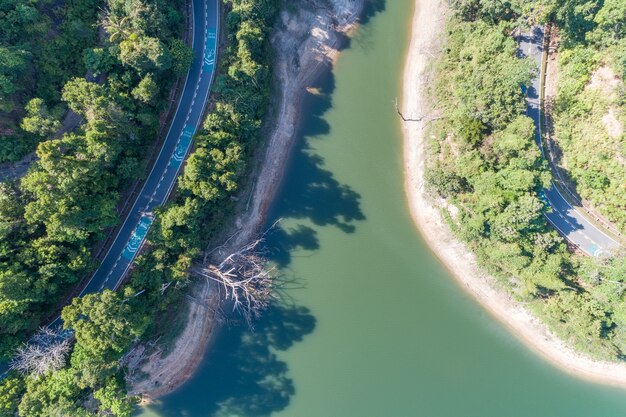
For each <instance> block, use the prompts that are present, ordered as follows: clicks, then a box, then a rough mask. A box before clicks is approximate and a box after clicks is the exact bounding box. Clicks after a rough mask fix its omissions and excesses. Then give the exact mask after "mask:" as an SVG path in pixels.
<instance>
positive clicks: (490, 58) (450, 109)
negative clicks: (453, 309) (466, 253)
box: [426, 0, 626, 360]
mask: <svg viewBox="0 0 626 417" xmlns="http://www.w3.org/2000/svg"><path fill="white" fill-rule="evenodd" d="M602 4H604V7H614V5H612V4H611V2H598V4H596V3H595V2H587V4H585V5H581V4H580V2H576V1H569V0H554V1H547V0H546V1H541V0H537V1H535V2H527V1H518V2H515V1H513V2H506V3H503V2H493V1H489V0H458V1H453V2H452V8H453V11H454V14H453V16H452V17H451V18H450V20H449V22H448V29H447V41H446V44H445V46H444V50H443V53H442V54H441V57H440V58H439V59H438V61H437V62H436V74H437V75H436V77H437V78H436V80H435V85H434V87H433V91H432V94H433V95H434V96H435V97H436V100H437V102H438V107H439V108H440V109H441V111H442V115H443V117H442V118H441V119H439V120H436V121H435V122H434V123H433V125H432V127H431V139H430V142H429V144H428V151H429V153H430V157H429V162H428V166H427V172H426V176H427V183H428V185H429V191H430V193H431V195H433V197H434V198H436V199H437V200H438V201H439V203H440V204H441V206H442V213H443V214H444V217H445V218H446V219H447V221H448V223H449V224H450V225H451V227H452V229H453V231H454V232H455V233H456V235H457V236H458V237H459V238H460V239H461V240H462V241H463V242H465V243H466V244H467V245H468V246H469V247H470V248H471V250H472V251H473V252H474V253H476V255H477V257H478V259H479V262H480V263H481V265H482V266H483V267H484V268H485V269H486V270H487V271H489V272H490V273H491V274H493V275H494V276H496V277H498V278H499V280H500V282H501V284H502V285H503V286H504V287H506V288H507V289H508V290H510V292H511V294H512V295H513V296H514V297H516V298H517V299H519V300H521V301H524V302H526V303H527V304H528V305H529V306H530V307H531V308H532V309H533V310H534V311H535V312H536V313H537V314H538V315H539V316H540V317H542V318H543V320H545V321H546V322H547V323H549V324H550V326H551V328H552V329H553V330H554V331H555V332H557V333H558V334H559V335H561V336H562V337H563V339H564V340H565V341H567V342H568V343H569V344H570V345H572V346H574V347H575V348H577V349H579V350H582V351H585V352H588V353H590V354H591V355H592V356H594V357H598V358H605V359H613V360H616V359H619V360H621V359H622V358H623V356H624V352H626V339H625V338H626V304H625V303H624V299H623V295H624V289H626V282H625V281H626V270H625V269H624V268H626V260H625V258H624V256H623V254H614V255H613V256H612V257H611V258H605V259H599V260H598V259H592V258H586V257H582V256H577V255H573V254H572V253H570V252H569V251H568V248H567V245H566V242H565V241H564V240H563V239H562V238H561V237H560V236H559V235H558V234H557V233H556V232H555V231H554V229H553V228H552V227H551V226H550V225H549V224H548V223H547V221H546V218H545V217H544V213H545V211H546V210H548V208H547V207H546V205H545V204H544V203H543V201H542V194H541V190H542V189H543V188H545V187H546V186H548V185H549V184H550V181H551V174H550V171H549V167H548V164H547V162H546V161H545V160H544V159H543V158H542V157H541V154H540V151H539V149H538V148H537V146H536V145H535V143H534V140H533V129H534V127H533V121H532V119H530V118H529V117H527V116H525V115H524V110H525V106H526V104H525V98H524V93H523V92H524V91H525V88H526V87H527V86H528V85H529V82H530V81H531V79H532V78H533V77H534V76H535V74H536V72H537V71H538V68H535V67H534V64H532V63H531V62H530V61H526V60H521V59H519V58H517V55H516V48H517V46H516V42H515V39H514V37H513V34H514V31H515V30H516V29H518V28H524V27H528V25H531V24H536V23H541V22H545V21H547V20H549V19H553V20H554V21H555V22H556V24H557V25H558V26H559V28H560V30H561V33H562V34H564V36H565V37H567V36H569V37H571V38H572V39H574V38H576V39H578V38H580V37H581V36H583V35H584V34H585V33H587V32H589V31H593V32H594V33H596V35H598V34H599V33H600V32H602V31H609V30H613V26H611V29H606V28H604V26H602V25H598V24H597V23H596V22H595V21H594V20H593V15H592V18H591V19H590V15H589V11H590V10H594V13H595V12H597V13H600V12H601V11H602V10H603V8H602ZM594 7H595V9H594ZM620 10H621V12H622V14H621V16H622V17H623V16H624V14H623V12H624V10H626V9H625V8H624V7H623V5H622V6H621V9H620ZM622 28H623V26H622ZM598 36H599V35H598ZM606 36H607V37H615V36H616V35H615V34H612V33H608V32H607V34H606ZM619 36H623V34H621V35H619ZM583 85H584V83H583ZM567 88H568V87H567V86H565V87H563V90H567ZM572 100H573V103H578V102H577V101H576V100H575V96H574V97H572ZM577 105H579V104H577ZM580 105H582V104H580ZM621 109H623V105H622V107H621ZM594 152H595V148H594V150H591V149H589V148H587V155H591V154H592V153H594ZM622 174H623V172H622ZM622 185H623V183H622ZM618 198H621V199H622V201H623V199H624V194H621V195H619V196H618Z"/></svg>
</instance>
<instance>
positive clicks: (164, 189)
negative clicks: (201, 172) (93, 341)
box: [0, 0, 219, 378]
mask: <svg viewBox="0 0 626 417" xmlns="http://www.w3.org/2000/svg"><path fill="white" fill-rule="evenodd" d="M192 2H193V3H192V5H193V30H192V32H193V44H192V47H193V63H192V65H191V68H190V69H189V72H188V73H187V77H186V79H185V86H184V89H183V93H182V95H181V98H180V101H179V103H178V107H177V109H176V114H175V115H174V118H173V120H172V124H171V126H170V129H169V131H168V133H167V136H166V138H165V141H164V142H163V146H162V148H161V151H160V153H159V155H158V157H157V160H156V162H155V163H154V166H153V167H152V170H151V171H150V174H149V175H148V178H147V179H146V181H145V183H144V185H143V188H142V189H141V192H140V193H139V195H138V197H137V199H136V201H135V203H134V204H133V207H132V209H131V210H130V212H129V213H128V216H127V217H126V219H125V220H124V223H123V224H122V227H121V228H120V230H119V232H118V234H117V236H116V237H115V240H114V241H113V243H112V244H111V247H110V249H109V251H108V252H107V254H106V256H105V258H104V260H103V261H102V263H101V264H100V267H99V268H98V269H97V270H96V272H95V273H94V274H93V275H92V277H91V279H90V280H89V282H88V283H87V285H86V286H85V288H84V289H83V290H82V291H81V293H80V296H83V295H85V294H89V293H94V292H99V291H102V290H104V289H110V290H116V289H117V288H118V287H119V286H120V284H121V283H122V281H123V279H124V277H125V275H126V273H127V272H128V270H129V268H130V266H131V265H132V263H133V260H134V259H135V256H136V255H137V252H138V251H139V249H140V248H141V246H142V245H143V243H144V241H145V237H146V235H147V233H148V230H149V229H150V226H151V225H152V222H153V221H154V216H153V214H152V211H153V210H154V209H155V208H156V207H158V206H160V205H162V204H163V203H165V201H166V200H167V197H168V196H169V194H170V192H171V190H172V188H173V187H174V184H175V181H176V178H177V176H178V172H179V171H180V168H181V165H182V163H183V161H184V159H185V157H186V156H187V153H188V152H189V150H190V148H191V143H192V138H193V135H194V134H195V132H196V130H197V129H198V127H199V126H200V124H201V123H202V114H203V112H204V108H205V105H206V102H207V99H208V96H209V90H210V89H211V85H212V83H213V78H214V74H215V68H216V58H217V52H216V51H217V38H218V33H219V0H192ZM60 325H61V318H60V317H59V318H57V319H56V320H55V321H54V322H53V323H52V324H51V327H56V326H60ZM7 370H8V366H7V363H0V378H2V377H3V376H4V375H5V374H6V372H7Z"/></svg>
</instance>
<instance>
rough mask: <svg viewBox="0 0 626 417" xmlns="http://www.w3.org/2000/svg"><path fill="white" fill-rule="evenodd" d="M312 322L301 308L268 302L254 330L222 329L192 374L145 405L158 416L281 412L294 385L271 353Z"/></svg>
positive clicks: (242, 416) (262, 416) (243, 416)
mask: <svg viewBox="0 0 626 417" xmlns="http://www.w3.org/2000/svg"><path fill="white" fill-rule="evenodd" d="M315 324H316V320H315V317H313V316H312V315H311V313H310V312H309V310H308V309H307V308H304V307H298V306H294V305H290V306H285V305H274V306H272V307H270V308H269V309H268V310H267V311H266V312H265V313H264V315H263V316H262V317H261V319H260V320H259V321H258V322H257V323H256V324H255V329H254V331H250V330H248V328H247V327H245V326H243V325H241V326H235V327H232V328H229V327H226V328H224V329H223V330H222V333H221V334H220V335H219V337H218V338H217V341H216V344H215V345H214V346H213V347H212V348H211V349H210V350H209V352H207V353H208V354H207V358H208V359H207V361H206V362H205V364H204V365H203V366H202V369H201V370H200V371H199V372H198V375H196V376H194V377H193V378H192V379H191V380H190V381H189V383H188V384H186V385H185V386H184V387H183V388H182V389H181V390H179V391H177V392H175V393H174V394H172V395H170V396H169V397H167V398H166V399H165V401H164V402H163V403H161V404H158V405H153V406H150V408H151V409H152V410H154V411H155V412H156V414H157V415H159V416H161V417H181V416H183V417H184V416H188V417H230V416H239V417H267V416H270V415H271V414H272V413H274V412H277V411H280V410H283V409H284V408H286V407H287V406H288V405H289V401H290V399H291V397H292V396H293V395H294V393H295V387H294V383H293V381H292V379H291V378H290V377H289V375H288V368H287V364H286V363H285V362H283V361H282V360H280V358H279V357H278V355H277V353H276V352H280V351H285V350H287V349H289V348H290V347H291V346H293V344H294V343H296V342H300V341H302V339H303V338H304V336H306V335H308V334H310V333H312V332H313V330H314V329H315ZM200 381H202V383H199V382H200Z"/></svg>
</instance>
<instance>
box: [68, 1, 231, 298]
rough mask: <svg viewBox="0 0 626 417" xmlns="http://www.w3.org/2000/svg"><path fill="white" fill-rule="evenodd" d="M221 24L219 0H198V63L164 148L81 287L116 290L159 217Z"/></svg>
mask: <svg viewBox="0 0 626 417" xmlns="http://www.w3.org/2000/svg"><path fill="white" fill-rule="evenodd" d="M218 25H219V3H218V0H206V1H205V0H193V45H192V47H193V63H192V65H191V68H190V69H189V72H188V73H187V78H186V80H185V87H184V89H183V94H182V96H181V98H180V101H179V103H178V108H177V109H176V114H175V115H174V119H173V120H172V124H171V126H170V129H169V131H168V133H167V136H166V138H165V141H164V143H163V147H162V148H161V152H160V153H159V156H158V157H157V160H156V162H155V163H154V166H153V167H152V171H151V172H150V174H149V175H148V178H147V179H146V181H145V183H144V185H143V188H142V189H141V192H140V193H139V196H138V197H137V200H136V201H135V203H134V205H133V207H132V209H131V210H130V212H129V214H128V216H127V217H126V219H125V220H124V223H123V225H122V227H121V228H120V230H119V232H118V234H117V236H116V237H115V240H114V241H113V243H112V244H111V247H110V249H109V251H108V252H107V254H106V256H105V258H104V260H103V261H102V264H101V265H100V267H99V268H98V270H97V271H96V272H95V273H94V274H93V276H92V277H91V280H90V281H89V283H88V284H87V285H86V287H85V288H84V289H83V291H82V292H81V293H80V296H83V295H85V294H89V293H93V292H98V291H102V290H103V289H111V290H115V289H117V287H118V286H119V285H120V284H121V282H122V280H123V279H124V277H125V275H126V273H127V272H128V269H129V268H130V266H131V265H132V262H133V260H134V259H135V256H136V255H137V252H138V251H139V249H140V248H141V246H142V245H143V242H144V240H145V237H146V235H147V233H148V230H149V229H150V226H151V225H152V222H153V221H154V216H153V214H152V211H153V210H154V209H155V208H156V207H158V206H160V205H162V204H163V203H165V201H166V200H167V197H168V196H169V194H170V191H171V190H172V188H173V187H174V183H175V181H176V178H177V176H178V172H179V170H180V168H181V165H182V163H183V161H184V159H185V157H186V156H187V153H188V152H189V149H190V148H191V142H192V138H193V135H194V134H195V132H196V130H197V129H198V127H199V126H200V124H201V123H202V114H203V112H204V107H205V105H206V101H207V98H208V96H209V90H210V88H211V84H212V82H213V77H214V73H215V71H214V70H215V60H216V51H217V36H218V29H219V28H218Z"/></svg>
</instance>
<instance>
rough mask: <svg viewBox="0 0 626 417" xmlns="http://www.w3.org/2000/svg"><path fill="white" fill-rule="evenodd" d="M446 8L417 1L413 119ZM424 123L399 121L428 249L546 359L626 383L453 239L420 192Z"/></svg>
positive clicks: (407, 86) (410, 77) (625, 368)
mask: <svg viewBox="0 0 626 417" xmlns="http://www.w3.org/2000/svg"><path fill="white" fill-rule="evenodd" d="M446 12H447V11H446V6H445V2H444V1H443V0H416V10H415V15H414V19H413V29H412V37H411V43H410V46H409V50H408V56H407V61H406V65H405V71H404V91H403V100H402V110H403V113H404V115H405V116H406V117H418V116H420V115H425V114H428V112H429V110H431V109H430V108H429V107H428V106H429V104H430V103H429V102H428V101H427V100H424V98H425V97H426V96H425V94H423V90H424V88H425V86H427V85H428V81H429V79H430V78H431V74H430V73H429V68H428V63H429V60H430V59H432V58H431V57H432V56H433V54H434V53H436V51H437V50H439V48H438V46H439V45H440V44H441V34H442V29H443V27H444V22H445V14H446ZM426 123H427V122H426V121H423V122H405V123H404V136H405V138H404V165H405V167H404V169H405V189H406V192H407V196H408V201H409V206H410V211H411V216H412V217H413V220H414V221H415V224H416V225H417V227H418V228H419V230H420V231H421V233H422V236H423V237H424V239H425V240H426V241H427V243H428V245H429V246H430V248H431V249H432V251H433V252H434V253H435V254H436V255H437V257H438V258H439V259H440V260H441V261H442V262H443V263H444V265H445V266H446V267H447V268H448V269H449V270H450V272H451V273H452V275H453V276H454V277H455V278H456V279H457V281H458V282H459V284H460V285H461V286H462V287H464V288H465V289H466V290H467V292H468V293H470V294H471V295H472V296H473V297H474V298H475V299H476V300H477V301H478V302H479V303H480V304H481V305H482V306H483V307H484V308H485V309H487V310H488V311H489V312H490V313H491V314H492V315H493V316H495V317H496V318H497V319H498V320H500V321H501V322H502V323H503V324H504V325H506V327H507V328H508V329H509V330H510V331H511V332H512V333H513V334H515V335H516V336H517V337H518V338H520V339H521V340H522V341H523V342H524V343H525V344H526V345H528V346H529V347H530V348H532V349H533V350H534V351H536V352H537V353H538V354H540V355H541V356H542V357H544V358H545V359H546V360H547V361H549V362H550V363H552V364H553V365H555V366H557V367H559V368H561V369H562V370H564V371H566V372H568V373H570V374H572V375H575V376H577V377H581V378H585V379H588V380H591V381H594V382H599V383H603V384H609V385H616V386H621V387H626V364H617V363H611V362H603V361H596V360H592V359H590V358H589V357H587V356H584V355H581V354H578V353H576V352H575V351H574V350H572V349H571V348H569V347H568V346H566V345H565V344H564V343H563V342H562V341H561V340H560V339H558V338H557V337H556V336H555V335H554V334H553V333H551V332H550V331H549V330H548V329H547V327H546V326H545V325H544V324H542V323H541V322H540V321H539V320H537V319H536V318H535V317H533V315H532V314H531V313H530V312H529V311H528V310H527V309H526V308H524V307H523V306H522V305H520V304H519V303H517V302H515V301H513V300H512V299H511V298H510V297H509V295H508V294H507V293H506V292H505V291H504V290H501V289H499V288H498V287H497V286H496V285H495V279H494V278H493V277H490V276H489V275H487V274H486V273H485V272H484V271H482V270H481V269H480V268H479V267H478V265H477V264H476V259H475V257H474V255H473V254H472V253H471V252H470V251H469V250H468V249H467V248H466V247H465V246H464V245H463V244H462V243H460V242H459V241H458V240H457V239H455V237H454V235H453V234H452V232H451V231H450V229H449V227H448V226H447V225H446V224H445V223H444V222H443V219H442V217H441V215H440V214H439V211H438V209H437V208H436V207H435V206H434V204H433V203H432V202H431V201H429V200H428V199H427V197H426V196H425V193H424V187H423V183H424V159H423V155H424V153H423V144H424V128H425V124H426Z"/></svg>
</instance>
